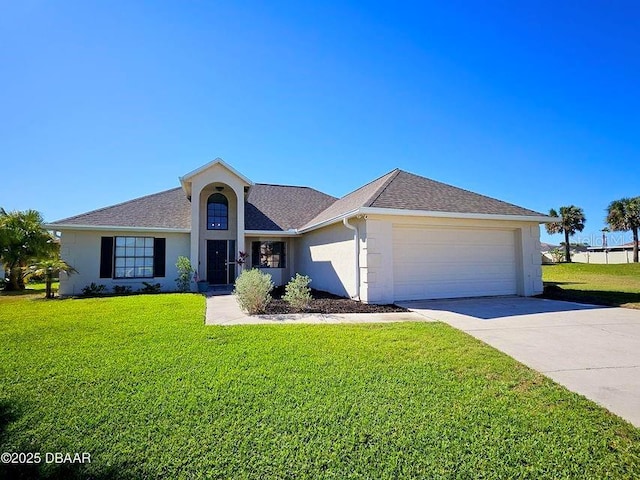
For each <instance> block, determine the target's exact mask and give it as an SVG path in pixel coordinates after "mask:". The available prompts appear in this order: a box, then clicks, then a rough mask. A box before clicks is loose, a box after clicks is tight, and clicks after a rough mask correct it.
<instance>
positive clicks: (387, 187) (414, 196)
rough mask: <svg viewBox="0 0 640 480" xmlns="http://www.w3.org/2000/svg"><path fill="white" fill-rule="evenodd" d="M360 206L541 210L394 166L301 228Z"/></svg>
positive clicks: (457, 210)
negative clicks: (437, 180) (474, 191)
mask: <svg viewBox="0 0 640 480" xmlns="http://www.w3.org/2000/svg"><path fill="white" fill-rule="evenodd" d="M361 207H372V208H388V209H398V210H423V211H429V212H447V213H478V214H489V215H533V216H544V215H543V214H542V213H539V212H535V211H533V210H529V209H527V208H522V207H518V206H517V205H513V204H511V203H507V202H503V201H501V200H496V199H495V198H491V197H486V196H484V195H480V194H478V193H473V192H470V191H469V190H464V189H462V188H458V187H454V186H452V185H447V184H446V183H441V182H436V181H435V180H431V179H429V178H425V177H421V176H420V175H415V174H413V173H408V172H405V171H402V170H399V169H395V170H392V171H391V172H389V173H387V174H386V175H383V176H382V177H380V178H378V179H376V180H374V181H373V182H371V183H368V184H367V185H365V186H363V187H360V188H358V189H357V190H355V191H353V192H351V193H349V194H348V195H345V196H344V197H342V198H341V199H340V200H338V201H337V202H335V203H333V204H332V205H331V206H330V207H329V208H327V209H326V210H324V211H323V212H320V214H318V215H317V216H316V217H315V218H313V219H312V220H311V221H309V222H308V223H307V224H306V225H305V226H304V228H308V227H311V226H313V225H317V224H319V223H322V222H325V221H327V220H331V219H332V218H337V217H340V216H341V215H344V214H346V213H348V212H350V211H353V210H356V209H358V208H361Z"/></svg>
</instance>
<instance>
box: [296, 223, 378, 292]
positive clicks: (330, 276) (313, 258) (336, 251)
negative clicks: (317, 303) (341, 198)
mask: <svg viewBox="0 0 640 480" xmlns="http://www.w3.org/2000/svg"><path fill="white" fill-rule="evenodd" d="M350 223H351V224H353V225H355V224H358V228H359V230H360V244H361V247H362V246H364V241H363V239H364V238H365V235H366V229H365V223H364V221H356V220H354V219H351V221H350ZM353 242H354V232H353V230H349V229H348V228H346V227H345V226H344V225H343V224H342V223H337V224H334V225H331V226H328V227H324V228H321V229H318V230H313V231H311V232H308V233H305V234H304V235H303V236H302V237H301V238H297V239H296V265H295V267H296V271H297V272H299V273H301V274H303V275H308V276H309V277H311V280H312V283H311V286H312V287H313V288H315V289H317V290H324V291H327V292H331V293H334V294H336V295H342V296H354V295H355V293H356V286H355V279H356V274H355V247H354V243H353ZM360 251H361V255H360V259H361V262H362V263H364V260H365V259H364V250H363V248H361V250H360ZM363 268H364V265H362V264H361V271H362V270H363ZM362 282H363V279H362V278H361V284H362Z"/></svg>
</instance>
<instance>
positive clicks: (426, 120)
mask: <svg viewBox="0 0 640 480" xmlns="http://www.w3.org/2000/svg"><path fill="white" fill-rule="evenodd" d="M0 6H1V11H2V15H0V45H3V47H2V48H0V69H1V70H2V74H1V75H0V105H2V107H1V108H2V110H1V111H2V115H1V116H0V158H1V164H2V169H1V170H0V172H1V173H0V178H2V188H1V189H0V206H2V207H4V208H5V209H9V210H13V209H18V210H23V209H27V208H34V209H37V210H40V211H41V212H42V213H43V214H44V216H45V219H46V220H48V221H52V220H57V219H60V218H63V217H66V216H70V215H74V214H77V213H81V212H84V211H88V210H91V209H94V208H99V207H102V206H106V205H110V204H113V203H117V202H121V201H125V200H128V199H131V198H134V197H137V196H141V195H146V194H149V193H154V192H157V191H160V190H164V189H169V188H173V187H175V186H178V180H177V177H178V176H179V175H183V174H184V173H187V172H189V171H191V170H193V169H195V168H197V167H199V166H200V165H202V164H204V163H207V162H208V161H210V160H212V159H214V158H216V157H222V158H224V159H225V160H226V161H227V162H228V163H229V164H231V165H232V166H234V167H235V168H236V169H237V170H239V171H240V172H242V173H244V174H245V175H246V176H248V177H249V178H251V179H252V180H253V181H255V182H258V183H280V184H293V185H308V186H312V187H315V188H317V189H319V190H322V191H325V192H327V193H329V194H332V195H335V196H341V195H344V194H345V193H347V192H349V191H351V190H353V189H354V188H357V187H358V186H360V185H362V184H364V183H366V182H368V181H369V180H371V179H373V178H376V177H378V176H380V175H382V174H384V173H386V172H388V171H390V170H392V169H393V168H396V167H399V168H402V169H404V170H407V171H410V172H413V173H417V174H419V175H423V176H426V177H429V178H433V179H436V180H439V181H443V182H447V183H450V184H453V185H456V186H460V187H463V188H467V189H470V190H473V191H476V192H479V193H483V194H486V195H489V196H493V197H496V198H500V199H502V200H506V201H509V202H512V203H516V204H518V205H522V206H525V207H528V208H531V209H534V210H538V211H542V212H547V211H548V209H549V208H551V207H555V208H557V207H559V206H562V205H569V204H575V205H578V206H580V207H582V208H584V210H585V214H586V216H587V227H586V229H585V231H584V232H583V234H582V235H581V237H580V239H581V240H587V241H590V242H591V243H592V244H595V243H596V242H597V241H598V240H599V239H600V229H601V228H602V227H603V226H604V224H603V220H604V215H605V208H606V206H607V204H608V203H609V202H610V201H611V200H614V199H617V198H620V197H624V196H636V195H640V191H639V190H640V189H639V188H638V180H639V179H640V162H639V159H640V136H639V135H638V132H640V114H639V112H640V96H639V94H638V85H640V4H639V3H637V2H621V1H617V2H604V1H603V2H593V1H580V2H578V1H573V2H556V1H554V2H541V1H537V2H524V1H523V2H504V1H503V2H490V1H489V2H487V1H481V2H471V1H464V2H462V1H455V0H453V1H447V2H428V1H422V2H415V3H400V4H399V3H398V2H373V1H372V2H347V1H340V2H330V1H323V2H317V3H315V4H312V3H310V2H276V1H273V2H243V1H235V2H224V1H220V2H208V1H182V2H160V1H156V2H124V1H115V2H92V1H83V2H64V1H58V2H45V1H36V0H22V1H20V2H9V1H4V0H2V1H0ZM618 237H619V236H618ZM627 237H629V235H628V234H627V236H626V237H625V238H624V240H625V241H626V240H627V239H628V238H627ZM542 239H543V241H544V240H547V241H552V242H554V243H559V242H560V241H561V237H560V236H553V237H548V236H547V235H546V234H544V232H543V235H542ZM616 239H620V238H615V239H612V240H614V241H615V240H616ZM615 243H617V242H615Z"/></svg>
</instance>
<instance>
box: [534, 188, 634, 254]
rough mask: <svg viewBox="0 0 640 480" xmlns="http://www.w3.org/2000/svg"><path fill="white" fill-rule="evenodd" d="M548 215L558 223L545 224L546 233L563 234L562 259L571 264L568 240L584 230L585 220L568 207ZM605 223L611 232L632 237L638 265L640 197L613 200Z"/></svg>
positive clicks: (550, 212)
mask: <svg viewBox="0 0 640 480" xmlns="http://www.w3.org/2000/svg"><path fill="white" fill-rule="evenodd" d="M549 215H550V216H552V217H558V218H559V219H560V221H558V222H553V223H547V224H546V225H545V227H546V229H547V233H549V234H552V235H553V234H556V233H563V234H564V258H565V260H566V261H567V262H571V252H570V249H569V247H570V244H569V238H570V237H572V236H573V235H575V234H576V233H577V232H581V231H582V230H584V224H585V222H586V218H585V216H584V212H583V211H582V209H581V208H580V207H576V206H575V205H569V206H567V207H560V210H559V212H557V211H556V210H554V209H553V208H552V209H551V210H549ZM605 221H606V222H607V224H608V225H609V230H610V231H613V232H628V231H631V233H632V235H633V261H634V263H638V230H639V229H640V197H633V198H621V199H620V200H614V201H613V202H611V203H610V204H609V206H608V207H607V216H606V218H605Z"/></svg>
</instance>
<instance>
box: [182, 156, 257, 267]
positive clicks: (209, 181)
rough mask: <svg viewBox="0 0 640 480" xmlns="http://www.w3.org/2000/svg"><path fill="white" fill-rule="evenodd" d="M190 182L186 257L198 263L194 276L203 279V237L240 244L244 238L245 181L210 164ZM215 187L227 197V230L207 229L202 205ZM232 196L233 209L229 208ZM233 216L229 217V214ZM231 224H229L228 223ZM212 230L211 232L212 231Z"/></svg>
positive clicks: (204, 250) (205, 265) (204, 257)
mask: <svg viewBox="0 0 640 480" xmlns="http://www.w3.org/2000/svg"><path fill="white" fill-rule="evenodd" d="M190 181H191V244H190V258H191V263H192V264H193V265H198V276H199V277H200V278H206V275H207V264H206V239H207V238H209V239H220V240H223V239H227V240H229V239H235V240H236V245H241V244H242V243H243V242H242V239H244V187H246V186H248V184H247V183H246V182H245V181H244V180H243V179H241V178H240V177H238V176H237V175H235V174H234V173H233V172H231V171H230V170H229V169H227V168H226V167H225V166H224V165H221V164H216V165H212V166H211V167H210V168H208V169H207V170H205V171H203V172H200V173H199V174H197V175H195V176H193V178H191V179H190ZM215 186H222V187H224V190H223V191H222V193H223V194H224V195H225V196H226V197H227V199H228V200H229V230H228V231H226V233H225V234H224V236H223V234H222V233H221V231H220V230H215V231H207V229H206V204H207V198H208V197H209V195H210V194H211V193H213V192H214V190H215ZM232 197H235V198H234V200H233V202H234V203H233V209H232ZM232 216H233V217H234V218H233V219H232V218H231V217H232ZM232 225H233V226H232ZM212 232H213V233H212Z"/></svg>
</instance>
